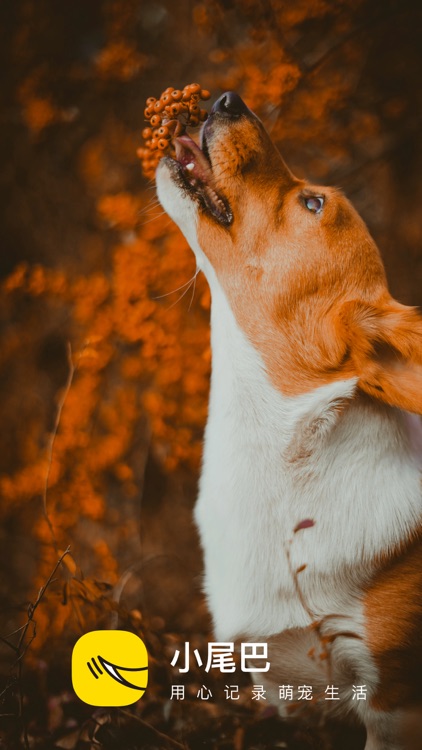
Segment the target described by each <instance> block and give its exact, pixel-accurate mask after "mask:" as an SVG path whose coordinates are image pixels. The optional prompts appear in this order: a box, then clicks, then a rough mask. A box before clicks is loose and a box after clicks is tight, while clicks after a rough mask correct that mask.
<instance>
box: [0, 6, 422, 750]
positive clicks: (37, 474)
mask: <svg viewBox="0 0 422 750" xmlns="http://www.w3.org/2000/svg"><path fill="white" fill-rule="evenodd" d="M421 16H422V8H421V7H420V4H419V3H418V2H416V1H415V2H410V0H407V1H404V2H399V1H397V2H393V1H388V0H386V1H383V2H381V0H361V1H360V2H359V1H358V2H356V1H355V0H344V1H341V0H340V1H339V2H328V1H324V0H307V1H306V2H305V0H298V1H297V2H282V1H281V0H271V1H270V0H264V1H263V2H249V1H248V0H243V2H241V0H232V1H231V2H222V1H219V0H211V1H210V2H203V3H199V2H194V1H193V0H180V2H178V3H177V4H175V3H173V2H170V0H158V1H157V2H155V1H153V2H144V1H143V0H136V1H135V0H62V2H57V1H56V0H15V1H14V2H12V1H11V0H3V2H2V5H1V8H0V56H1V65H0V77H1V97H2V106H1V114H0V132H1V137H0V152H1V162H2V169H1V174H0V185H1V204H0V205H1V213H2V216H1V233H2V237H1V254H0V274H1V286H2V294H1V298H0V311H1V324H2V329H1V341H2V344H1V348H0V362H1V370H0V378H1V393H2V400H1V404H0V416H1V425H2V438H1V450H0V492H1V505H0V515H1V522H2V523H1V531H0V561H1V571H2V576H1V580H0V607H1V621H0V635H2V637H3V638H4V641H3V642H2V646H1V651H0V655H1V659H2V664H3V668H2V675H3V676H2V683H1V684H2V687H1V690H0V692H1V696H2V701H3V702H2V708H1V710H0V712H1V713H2V714H3V715H2V717H0V723H1V724H3V725H4V729H3V730H2V731H3V735H2V736H3V737H4V742H5V747H21V746H25V744H26V746H27V747H28V746H29V745H31V746H37V747H42V746H45V747H69V748H70V747H76V748H81V747H91V746H92V747H93V746H94V744H92V743H93V742H94V741H93V740H92V736H93V735H94V734H95V733H97V734H95V736H96V741H97V742H99V743H100V745H101V746H103V747H167V746H169V747H172V746H174V744H173V745H172V744H171V743H172V742H173V743H176V746H177V742H182V743H183V742H186V743H187V745H188V746H189V747H196V746H198V747H199V746H200V747H204V746H208V745H207V743H211V744H212V743H214V744H213V746H214V747H215V746H217V747H220V748H223V747H227V748H236V750H241V749H242V748H243V747H245V748H246V747H251V748H252V747H264V748H267V747H273V746H275V745H274V743H275V742H276V740H277V741H280V742H286V743H288V744H287V746H288V747H291V748H299V747H304V748H305V747H306V748H308V747H329V746H330V743H331V745H332V746H334V747H335V746H336V744H335V743H336V742H338V743H340V744H338V746H339V747H340V746H341V747H344V748H346V744H345V743H346V741H347V740H346V739H345V738H346V737H349V738H350V737H351V738H352V739H350V740H349V741H350V742H352V744H351V745H350V746H351V747H360V746H361V745H360V744H359V743H360V742H361V738H360V736H359V735H356V736H355V735H350V733H346V735H342V739H341V740H338V739H337V740H336V739H335V738H336V737H337V735H336V731H340V732H341V731H342V730H341V728H340V729H339V730H336V729H333V730H330V731H331V734H330V732H329V731H328V730H325V729H314V730H311V729H306V727H305V724H304V723H303V721H301V722H299V725H298V727H297V728H296V729H295V730H294V731H293V730H290V729H287V728H285V727H284V726H282V725H281V723H280V722H277V721H276V719H275V718H274V717H273V716H272V715H271V711H269V713H268V710H267V709H265V710H264V709H262V710H261V711H257V710H256V707H255V710H252V708H253V707H252V705H251V702H250V697H248V696H250V689H249V687H248V683H247V681H245V680H243V683H242V685H243V688H242V689H243V691H244V692H243V693H242V695H243V696H244V698H242V706H241V709H238V708H236V710H235V708H234V707H233V706H229V705H228V704H227V703H224V700H220V701H217V702H216V703H215V702H214V704H213V705H212V706H204V705H198V701H195V696H196V690H197V686H198V685H199V686H200V685H201V684H202V681H203V675H202V674H200V673H199V672H198V670H196V671H195V670H194V669H193V668H192V671H191V673H190V674H189V675H188V676H187V677H186V684H187V686H188V688H189V691H190V692H189V696H190V697H189V700H188V701H186V704H185V705H183V706H174V705H170V704H169V701H168V698H169V695H170V684H171V682H172V680H173V681H174V679H175V673H174V670H172V669H171V668H170V666H169V662H170V659H171V657H172V654H173V653H174V649H175V647H176V644H180V643H182V644H183V643H184V642H185V641H187V640H189V641H191V642H192V644H196V646H197V647H198V648H201V647H202V648H205V647H206V639H207V637H208V639H209V638H210V637H211V636H209V630H208V629H209V622H208V616H207V614H206V609H205V607H204V603H203V601H202V597H201V593H200V574H201V557H200V553H199V551H198V545H197V539H196V535H195V531H194V529H193V525H192V521H191V510H192V506H193V502H194V498H195V491H196V483H197V477H198V471H199V464H200V455H201V437H202V430H203V426H204V423H205V419H206V401H207V391H208V377H209V366H210V352H209V334H208V311H209V295H208V291H207V288H206V285H205V283H204V281H203V279H201V278H198V281H197V283H196V286H195V287H194V288H189V290H188V292H187V294H186V295H185V296H184V297H183V298H182V299H180V300H179V297H180V295H181V293H182V292H183V291H184V288H183V287H182V289H180V290H179V291H176V292H174V293H173V290H177V289H178V288H179V287H181V286H182V285H183V284H185V283H186V282H187V281H188V280H189V279H190V278H191V277H192V274H193V272H194V261H193V258H192V257H191V253H190V251H189V249H188V248H187V246H186V243H185V241H184V239H183V238H182V237H181V235H180V233H179V232H178V230H177V229H176V228H175V227H174V226H173V225H172V223H171V222H170V220H169V219H168V218H167V217H166V216H163V215H162V214H161V210H160V207H159V206H157V205H156V203H155V199H154V185H153V184H151V183H149V182H148V181H146V180H145V179H144V178H143V176H142V173H141V169H140V164H139V160H138V159H137V157H136V149H137V148H138V147H139V146H140V145H141V136H140V133H141V130H142V128H143V127H144V122H143V109H144V101H145V99H146V97H148V96H151V95H153V96H159V94H160V93H161V91H162V90H164V89H165V88H166V87H167V86H169V85H172V86H176V87H183V86H184V85H186V84H187V83H190V82H193V81H198V82H199V83H200V84H201V85H202V86H203V87H206V88H208V89H210V90H211V92H212V100H214V99H215V98H217V97H218V96H219V95H220V93H222V91H224V90H227V89H234V90H237V91H238V92H239V93H240V94H241V95H242V96H243V97H244V98H245V100H246V102H247V104H248V105H249V106H250V107H251V108H253V109H254V110H255V111H256V112H257V113H258V114H259V115H260V116H261V117H262V119H263V121H264V122H265V124H266V125H267V127H268V129H269V130H270V131H271V134H272V137H273V138H274V140H275V141H276V142H277V143H278V145H279V147H280V149H281V151H282V153H283V156H284V157H285V159H286V161H287V163H288V164H289V166H290V167H291V168H292V170H293V171H294V172H296V173H297V174H298V175H299V176H302V175H303V176H305V175H306V176H307V177H309V179H310V180H312V181H314V182H315V183H317V184H318V183H320V184H324V183H327V184H334V185H338V186H340V187H342V188H343V190H344V191H345V193H346V194H347V196H348V197H349V198H350V199H351V200H352V202H353V203H354V204H355V206H356V207H357V209H358V210H359V211H360V213H361V214H362V216H363V217H364V219H365V221H366V222H367V224H368V226H369V228H370V231H371V232H372V234H373V236H374V237H375V239H376V241H377V242H378V244H379V246H380V249H381V251H382V254H383V257H384V260H385V264H386V268H387V274H388V278H389V282H390V287H391V290H392V293H393V294H394V295H395V296H396V297H397V298H398V299H399V300H400V301H401V302H404V303H407V304H415V305H417V304H420V303H421V299H422V297H421V288H422V286H421V280H422V253H421V235H422V212H421V211H420V205H421V202H422V186H421V180H420V172H421V166H422V149H421V145H420V144H421V139H420V126H421V96H422V94H421V86H420V79H421V73H422V65H421V56H422V38H421V37H422V34H421V28H422V23H421V22H422V18H421ZM69 545H70V547H71V552H70V554H68V555H67V556H66V558H65V559H64V561H63V564H62V565H61V566H60V567H59V569H58V570H57V571H56V574H55V575H54V580H53V581H51V582H49V583H48V587H47V590H46V592H45V593H44V594H43V596H42V598H41V600H40V601H39V603H37V597H39V591H40V587H42V586H43V585H45V584H46V583H47V582H48V581H49V576H50V574H51V572H52V571H53V569H54V566H55V564H56V562H57V560H58V559H59V557H60V555H61V554H62V553H63V551H64V550H66V549H67V547H68V546H69ZM29 602H32V604H33V605H34V604H35V603H37V606H36V611H35V613H34V619H35V620H36V622H37V626H36V633H35V634H34V631H33V624H32V621H31V617H32V614H31V610H30V609H29V610H28V603H29ZM28 612H29V614H28ZM25 623H29V624H28V628H27V630H25V631H23V630H19V631H17V629H18V628H22V627H24V626H25ZM116 626H119V627H128V628H131V629H133V630H135V632H138V633H139V634H140V635H141V636H142V637H144V638H145V640H146V641H147V643H148V646H149V650H150V653H151V654H152V655H153V659H154V667H153V677H152V678H151V687H150V688H149V691H148V695H147V696H146V698H145V700H143V701H141V702H140V704H139V705H137V706H136V707H135V709H134V710H133V711H132V714H131V718H128V716H124V715H123V714H119V713H118V712H114V713H113V712H108V713H107V712H103V713H101V712H98V711H97V712H95V711H91V709H90V708H89V707H84V706H81V705H80V704H79V703H78V701H76V700H75V698H74V696H73V693H72V692H71V688H70V682H69V655H70V650H71V647H72V645H73V643H74V642H75V640H76V639H77V637H78V636H79V635H80V634H81V633H83V632H85V631H86V630H89V629H93V628H98V627H116ZM16 631H17V632H16ZM10 634H13V635H10ZM22 634H23V638H21V636H22ZM33 635H34V638H33V639H32V636H33ZM31 639H32V640H31ZM176 677H177V678H179V675H178V674H176ZM176 681H177V680H176ZM241 681H242V677H241V676H240V677H239V682H240V683H241ZM217 683H218V681H217ZM218 690H220V693H221V684H220V686H219V687H218V684H217V688H216V692H218ZM265 711H267V713H265ZM242 712H243V713H242ZM142 722H144V724H142ZM98 727H100V729H101V731H100V729H99V728H98ZM104 727H105V728H104ZM157 731H160V732H161V734H164V735H166V737H167V739H165V738H164V739H163V738H162V737H161V739H160V736H159V735H158V734H157ZM98 732H99V734H98ZM295 732H296V733H295ZM333 732H334V734H333ZM113 733H114V734H113ZM333 737H334V739H333ZM63 738H64V739H63ZM330 738H331V739H330ZM113 742H114V743H115V744H114V745H113ZM60 743H62V744H60ZM63 743H64V744H63ZM66 743H67V744H66ZM84 743H85V744H84ZM160 743H161V744H160ZM166 743H167V744H166ZM168 743H170V744H168ZM195 743H196V744H195ZM301 743H302V744H301ZM333 743H334V744H333ZM279 746H282V745H279Z"/></svg>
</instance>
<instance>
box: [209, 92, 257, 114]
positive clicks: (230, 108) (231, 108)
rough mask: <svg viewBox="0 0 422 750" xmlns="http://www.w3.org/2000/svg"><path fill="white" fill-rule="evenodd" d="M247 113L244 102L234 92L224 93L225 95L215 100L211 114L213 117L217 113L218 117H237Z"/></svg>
mask: <svg viewBox="0 0 422 750" xmlns="http://www.w3.org/2000/svg"><path fill="white" fill-rule="evenodd" d="M248 111H249V110H248V108H247V106H246V104H245V102H244V101H243V99H241V98H240V96H239V94H236V93H235V92H234V91H226V93H225V94H222V95H221V96H220V98H219V99H217V101H216V102H215V104H214V106H213V108H212V110H211V113H212V114H213V115H215V114H216V113H217V112H218V114H220V115H228V116H229V117H238V116H239V115H243V114H246V112H248Z"/></svg>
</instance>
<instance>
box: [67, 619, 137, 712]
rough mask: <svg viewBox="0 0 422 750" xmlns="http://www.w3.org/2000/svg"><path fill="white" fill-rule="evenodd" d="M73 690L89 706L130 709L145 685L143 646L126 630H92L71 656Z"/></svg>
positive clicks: (79, 642)
mask: <svg viewBox="0 0 422 750" xmlns="http://www.w3.org/2000/svg"><path fill="white" fill-rule="evenodd" d="M72 683H73V689H74V691H75V693H76V695H77V696H78V698H80V699H81V701H84V703H88V704H89V705H90V706H130V705H131V704H132V703H136V701H138V700H139V699H140V698H142V696H143V694H144V693H145V690H146V687H147V684H148V654H147V650H146V648H145V644H144V642H143V641H141V639H140V638H139V637H138V636H137V635H135V634H134V633H128V632H127V631H126V630H92V631H91V632H90V633H85V635H83V636H82V637H81V638H79V640H78V641H77V642H76V643H75V645H74V647H73V652H72Z"/></svg>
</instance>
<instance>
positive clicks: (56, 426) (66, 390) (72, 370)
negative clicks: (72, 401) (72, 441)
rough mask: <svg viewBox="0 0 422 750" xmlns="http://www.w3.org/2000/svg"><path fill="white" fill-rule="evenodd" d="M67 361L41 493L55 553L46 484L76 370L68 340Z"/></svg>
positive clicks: (55, 543)
mask: <svg viewBox="0 0 422 750" xmlns="http://www.w3.org/2000/svg"><path fill="white" fill-rule="evenodd" d="M67 362H68V365H69V372H68V375H67V379H66V384H65V387H64V391H63V394H62V397H61V399H60V401H59V404H58V407H57V412H56V419H55V421H54V427H53V431H52V433H51V435H50V439H49V441H48V447H47V459H48V464H47V472H46V475H45V482H44V491H43V494H42V502H43V513H44V518H45V520H46V521H47V525H48V528H49V529H50V534H51V537H52V539H53V543H54V547H55V550H56V552H57V553H58V544H57V539H56V535H55V532H54V528H53V524H52V523H51V520H50V517H49V515H48V510H47V493H48V484H49V481H50V473H51V467H52V464H53V453H54V444H55V441H56V437H57V433H58V430H59V425H60V419H61V416H62V411H63V407H64V405H65V401H66V399H67V396H68V394H69V391H70V388H71V386H72V382H73V377H74V375H75V371H76V367H75V365H74V364H73V358H72V347H71V344H70V341H68V342H67Z"/></svg>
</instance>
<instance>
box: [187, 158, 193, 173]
mask: <svg viewBox="0 0 422 750" xmlns="http://www.w3.org/2000/svg"><path fill="white" fill-rule="evenodd" d="M186 169H188V170H189V172H192V170H193V169H195V164H194V163H193V161H191V162H190V164H186Z"/></svg>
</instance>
